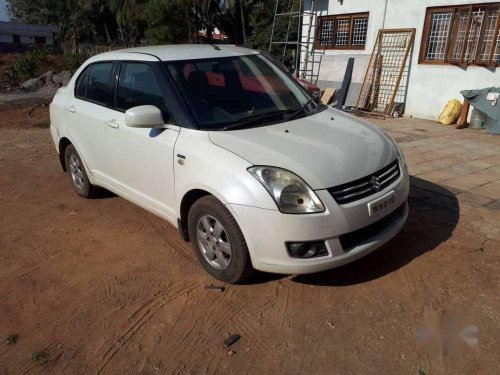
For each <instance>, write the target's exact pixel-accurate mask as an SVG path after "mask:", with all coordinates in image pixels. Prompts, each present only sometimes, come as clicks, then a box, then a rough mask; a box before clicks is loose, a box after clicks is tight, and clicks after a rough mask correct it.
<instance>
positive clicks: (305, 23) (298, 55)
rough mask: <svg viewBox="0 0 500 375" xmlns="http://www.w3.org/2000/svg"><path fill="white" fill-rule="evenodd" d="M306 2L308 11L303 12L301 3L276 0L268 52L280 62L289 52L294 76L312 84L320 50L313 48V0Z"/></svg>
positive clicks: (317, 66)
mask: <svg viewBox="0 0 500 375" xmlns="http://www.w3.org/2000/svg"><path fill="white" fill-rule="evenodd" d="M310 3H311V7H310V9H309V11H305V10H304V7H303V5H304V4H303V0H276V5H275V11H274V18H273V27H272V29H271V39H270V42H269V52H271V53H273V52H277V53H276V54H280V55H281V61H282V62H284V61H285V60H286V59H287V57H289V54H287V52H291V54H292V58H293V60H294V68H295V74H296V75H297V76H298V77H301V78H304V79H306V80H308V81H310V82H312V83H314V84H316V82H317V81H318V76H319V70H320V66H321V60H322V57H323V55H324V51H321V52H317V51H315V48H314V45H315V37H314V32H313V27H314V26H315V22H316V19H317V18H316V15H317V7H316V6H317V5H316V3H317V0H311V2H310ZM304 29H306V32H305V35H303V32H302V31H303V30H304ZM301 60H302V64H301Z"/></svg>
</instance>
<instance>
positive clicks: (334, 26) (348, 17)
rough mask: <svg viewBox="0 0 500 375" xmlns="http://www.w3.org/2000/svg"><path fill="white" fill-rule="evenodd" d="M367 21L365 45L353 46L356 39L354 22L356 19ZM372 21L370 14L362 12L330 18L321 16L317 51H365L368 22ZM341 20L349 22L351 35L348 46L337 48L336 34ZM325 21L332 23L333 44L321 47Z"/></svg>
mask: <svg viewBox="0 0 500 375" xmlns="http://www.w3.org/2000/svg"><path fill="white" fill-rule="evenodd" d="M360 18H361V19H366V27H367V31H366V35H365V43H364V44H359V45H357V44H352V42H353V37H354V20H355V19H360ZM369 19H370V13H369V12H360V13H346V14H334V15H330V16H319V17H318V21H317V23H316V30H317V31H316V43H315V48H316V49H324V50H329V49H333V50H364V49H365V48H366V38H367V36H368V22H369ZM339 20H349V34H348V37H347V44H346V45H340V46H336V45H334V43H335V34H336V32H337V21H339ZM324 21H332V22H333V24H332V31H331V44H330V45H321V34H322V30H323V22H324Z"/></svg>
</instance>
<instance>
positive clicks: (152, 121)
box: [125, 105, 165, 128]
mask: <svg viewBox="0 0 500 375" xmlns="http://www.w3.org/2000/svg"><path fill="white" fill-rule="evenodd" d="M125 123H126V124H127V126H130V127H131V128H159V127H163V126H164V124H165V122H164V121H163V115H162V113H161V111H160V109H159V108H158V107H155V106H154V105H140V106H137V107H132V108H129V109H127V112H125Z"/></svg>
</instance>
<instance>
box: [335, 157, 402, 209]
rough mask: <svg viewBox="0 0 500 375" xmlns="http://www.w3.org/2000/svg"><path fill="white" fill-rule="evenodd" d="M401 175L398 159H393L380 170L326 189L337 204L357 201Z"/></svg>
mask: <svg viewBox="0 0 500 375" xmlns="http://www.w3.org/2000/svg"><path fill="white" fill-rule="evenodd" d="M400 175H401V171H400V168H399V164H398V160H397V159H396V160H394V161H393V162H392V163H390V164H389V165H388V166H386V167H384V168H382V169H381V170H379V171H377V172H375V173H373V174H371V175H369V176H366V177H362V178H359V179H357V180H354V181H351V182H348V183H346V184H342V185H339V186H335V187H332V188H330V189H328V191H329V192H330V194H331V195H332V197H333V199H335V201H336V202H337V203H338V204H346V203H350V202H354V201H357V200H358V199H362V198H365V197H369V196H370V195H372V194H375V193H377V192H379V191H380V190H384V189H385V188H386V187H387V186H389V185H390V184H391V183H393V182H394V181H396V180H397V179H398V178H399V176H400Z"/></svg>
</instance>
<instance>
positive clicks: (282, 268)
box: [227, 166, 410, 274]
mask: <svg viewBox="0 0 500 375" xmlns="http://www.w3.org/2000/svg"><path fill="white" fill-rule="evenodd" d="M402 172H403V173H402V174H401V176H400V178H399V179H398V180H396V181H394V182H393V183H392V184H391V185H390V186H388V187H387V188H386V189H384V190H383V191H380V192H379V193H377V194H374V195H372V196H370V197H367V198H364V199H360V200H358V201H355V202H352V203H348V204H344V205H338V204H337V203H336V202H335V200H334V199H333V198H332V196H331V195H330V193H329V192H328V191H327V190H318V191H316V193H317V195H318V196H319V198H320V199H321V201H322V202H323V204H324V205H325V208H326V211H325V212H322V213H319V214H307V215H289V214H283V213H281V212H279V211H278V210H266V209H261V208H256V207H250V206H242V205H236V204H228V205H227V207H228V209H229V210H230V211H231V213H232V214H233V215H234V216H235V218H236V220H237V222H238V224H239V225H240V228H241V230H242V232H243V235H244V236H245V239H246V242H247V245H248V249H249V252H250V256H251V258H252V264H253V267H254V268H255V269H257V270H260V271H265V272H273V273H284V274H303V273H313V272H320V271H324V270H328V269H331V268H335V267H339V266H342V265H344V264H347V263H350V262H352V261H354V260H356V259H359V258H361V257H363V256H365V255H367V254H369V253H371V252H372V251H374V250H376V249H377V248H379V247H380V246H382V245H383V244H385V243H386V242H388V241H389V240H390V239H392V238H393V237H394V236H395V235H396V234H397V233H398V232H399V231H400V230H401V229H402V228H403V226H404V224H405V222H406V219H407V217H408V202H407V198H408V193H409V185H410V183H409V177H408V169H407V167H406V166H403V167H402ZM390 191H394V193H395V198H396V202H395V204H394V205H393V206H392V210H390V211H387V212H384V213H383V214H380V215H377V216H372V217H370V216H369V215H368V208H367V204H368V203H369V202H371V201H374V200H376V199H378V198H380V197H382V196H384V195H386V194H388V192H390ZM400 207H401V214H400V215H398V216H397V217H396V218H395V220H392V221H390V222H389V223H388V224H387V225H386V226H384V227H382V228H379V230H378V231H377V232H375V233H373V235H371V236H370V237H369V238H364V239H363V240H362V241H360V242H359V243H357V244H356V246H354V247H351V248H350V249H344V248H343V247H342V245H341V243H340V240H339V237H340V236H342V235H344V234H347V233H352V232H355V231H358V230H361V229H363V228H367V227H373V226H376V225H375V223H377V222H379V221H380V220H381V219H383V218H384V217H386V216H387V215H390V214H391V213H393V211H395V210H397V209H398V208H400ZM317 240H324V241H325V244H326V247H327V249H328V255H327V256H321V257H315V258H309V259H302V258H293V257H291V256H290V255H289V254H288V252H287V249H286V244H285V243H286V242H305V241H317Z"/></svg>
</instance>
